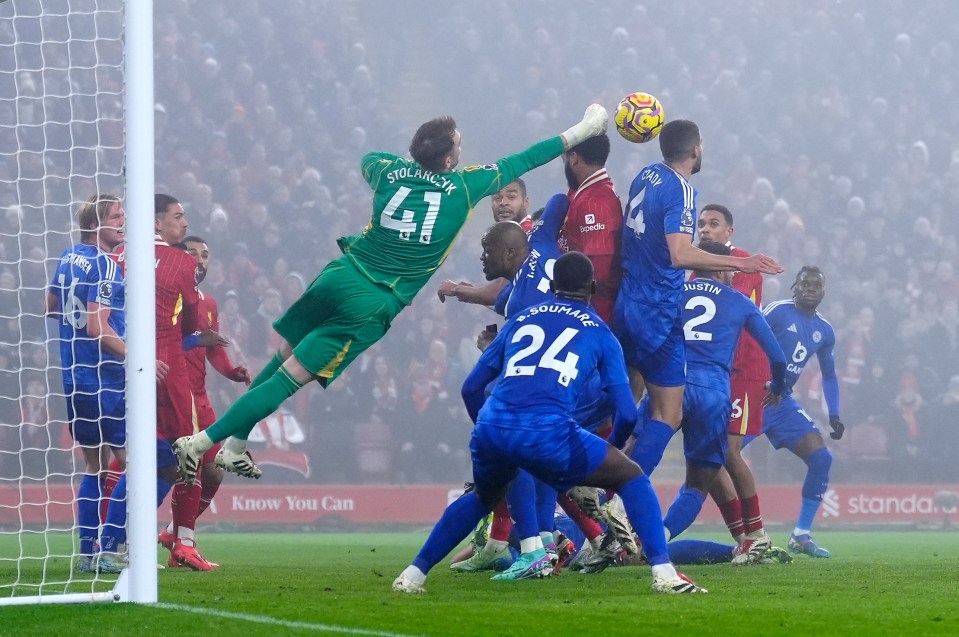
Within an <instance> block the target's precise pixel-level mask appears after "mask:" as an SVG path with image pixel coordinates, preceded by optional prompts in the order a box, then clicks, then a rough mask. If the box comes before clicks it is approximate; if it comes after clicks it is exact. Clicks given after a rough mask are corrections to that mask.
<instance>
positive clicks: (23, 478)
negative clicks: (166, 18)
mask: <svg viewBox="0 0 959 637" xmlns="http://www.w3.org/2000/svg"><path fill="white" fill-rule="evenodd" d="M123 135H124V130H123V2H122V0H69V1H67V0H16V2H4V3H2V4H0V214H2V216H0V604H2V603H4V599H7V600H9V599H10V598H15V597H17V596H22V595H31V596H39V595H58V594H63V593H78V592H84V591H94V590H104V589H108V588H109V585H110V579H115V576H95V575H93V574H80V573H74V572H73V570H74V569H73V568H71V567H72V564H73V562H75V560H76V559H77V557H78V548H79V545H78V540H77V515H76V492H77V488H78V486H79V482H80V479H81V478H82V476H83V470H84V463H83V460H82V457H81V456H80V454H79V452H78V450H77V449H76V448H75V445H74V444H73V441H72V439H71V437H70V435H69V430H68V427H67V422H66V401H65V397H64V392H63V382H62V369H61V367H60V365H61V364H60V353H59V349H58V342H57V340H56V339H57V326H56V324H55V322H54V321H47V320H46V319H45V318H44V315H43V308H44V302H45V297H46V288H47V286H48V284H49V282H50V280H51V277H52V276H53V273H54V271H55V270H56V266H57V262H58V260H59V257H60V255H61V253H62V252H63V251H64V250H65V249H66V248H68V247H70V246H71V245H72V244H74V243H76V242H77V241H78V239H79V237H78V234H77V233H76V232H75V220H74V213H75V212H76V210H77V208H78V207H79V205H80V203H81V202H82V201H84V200H85V199H87V198H88V197H90V196H91V195H93V194H95V193H98V192H118V193H119V192H121V191H122V168H123V141H124V140H123Z"/></svg>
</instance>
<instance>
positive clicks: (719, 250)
mask: <svg viewBox="0 0 959 637" xmlns="http://www.w3.org/2000/svg"><path fill="white" fill-rule="evenodd" d="M699 249H700V250H702V251H703V252H708V253H709V254H718V255H720V256H723V257H728V256H729V255H730V254H732V250H731V249H730V248H729V246H728V245H726V244H725V243H719V242H718V241H710V240H709V239H703V240H701V241H700V242H699ZM733 274H734V273H733V272H731V271H729V270H706V269H697V270H696V276H697V277H698V278H709V279H715V280H717V281H720V282H722V283H725V284H726V285H729V284H730V283H732V281H733Z"/></svg>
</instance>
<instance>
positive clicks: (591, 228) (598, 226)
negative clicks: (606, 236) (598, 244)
mask: <svg viewBox="0 0 959 637" xmlns="http://www.w3.org/2000/svg"><path fill="white" fill-rule="evenodd" d="M605 229H606V224H605V223H594V224H593V225H591V226H580V227H579V231H580V233H581V234H586V233H587V232H592V231H594V230H605Z"/></svg>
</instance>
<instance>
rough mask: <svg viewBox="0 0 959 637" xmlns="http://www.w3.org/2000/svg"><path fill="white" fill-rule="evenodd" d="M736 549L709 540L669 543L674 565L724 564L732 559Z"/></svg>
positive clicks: (670, 557)
mask: <svg viewBox="0 0 959 637" xmlns="http://www.w3.org/2000/svg"><path fill="white" fill-rule="evenodd" d="M735 548H736V547H735V546H733V545H732V544H722V543H720V542H710V541H709V540H676V541H675V542H670V543H669V560H670V561H671V562H672V563H673V564H723V563H726V562H729V561H730V560H731V559H732V557H733V549H735Z"/></svg>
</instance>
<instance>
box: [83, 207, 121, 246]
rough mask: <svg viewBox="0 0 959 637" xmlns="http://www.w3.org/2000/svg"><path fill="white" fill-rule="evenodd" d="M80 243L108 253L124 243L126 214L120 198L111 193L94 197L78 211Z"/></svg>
mask: <svg viewBox="0 0 959 637" xmlns="http://www.w3.org/2000/svg"><path fill="white" fill-rule="evenodd" d="M77 223H79V224H80V241H82V242H83V243H89V244H95V245H99V246H100V247H101V248H103V249H104V250H106V251H107V252H112V251H113V249H114V248H115V247H117V246H118V245H120V244H121V243H123V226H124V224H125V223H126V212H125V211H124V210H123V203H122V202H121V201H120V197H118V196H117V195H114V194H111V193H103V194H99V195H93V196H92V197H90V198H89V199H87V200H86V201H84V202H83V204H82V205H81V206H80V209H79V210H78V211H77Z"/></svg>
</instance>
